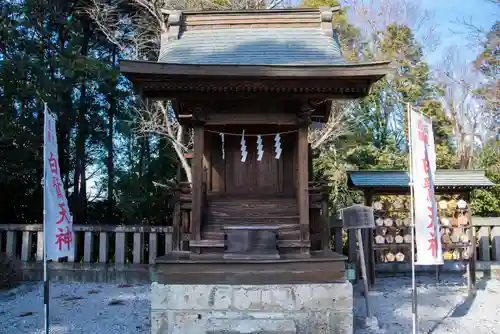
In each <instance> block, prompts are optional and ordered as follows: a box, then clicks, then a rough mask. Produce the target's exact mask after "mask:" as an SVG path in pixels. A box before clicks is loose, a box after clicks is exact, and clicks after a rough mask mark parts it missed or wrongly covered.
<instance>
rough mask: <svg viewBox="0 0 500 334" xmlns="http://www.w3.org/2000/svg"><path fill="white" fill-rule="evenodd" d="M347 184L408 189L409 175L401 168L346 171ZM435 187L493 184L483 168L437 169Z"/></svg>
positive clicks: (473, 186)
mask: <svg viewBox="0 0 500 334" xmlns="http://www.w3.org/2000/svg"><path fill="white" fill-rule="evenodd" d="M347 175H348V184H349V186H350V187H352V188H357V189H370V188H371V189H384V188H392V189H397V188H399V189H408V183H409V182H410V175H409V173H408V172H407V171H402V170H357V171H348V172H347ZM434 185H435V186H436V188H466V189H472V188H483V187H491V186H495V183H493V182H491V181H490V179H488V178H487V177H486V174H485V171H484V170H465V169H438V170H436V179H435V181H434Z"/></svg>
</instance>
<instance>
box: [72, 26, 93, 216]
mask: <svg viewBox="0 0 500 334" xmlns="http://www.w3.org/2000/svg"><path fill="white" fill-rule="evenodd" d="M89 39H90V22H89V21H87V22H85V28H84V33H83V42H82V48H81V55H82V56H83V57H86V56H87V55H88V48H89ZM85 80H86V76H85V75H84V77H83V78H82V84H81V86H80V107H79V110H78V134H77V139H76V153H75V155H76V156H75V158H76V166H75V177H74V182H75V186H74V189H75V192H74V198H75V209H76V210H75V216H76V223H77V224H83V223H85V222H86V221H85V211H86V205H85V203H86V198H87V194H86V186H85V182H86V180H85V172H84V169H85V141H86V137H87V134H86V132H87V124H86V119H85V115H86V113H87V87H86V82H85Z"/></svg>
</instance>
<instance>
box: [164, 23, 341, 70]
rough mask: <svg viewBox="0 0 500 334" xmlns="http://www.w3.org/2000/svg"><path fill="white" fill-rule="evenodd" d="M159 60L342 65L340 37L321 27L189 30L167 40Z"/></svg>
mask: <svg viewBox="0 0 500 334" xmlns="http://www.w3.org/2000/svg"><path fill="white" fill-rule="evenodd" d="M158 62H160V63H168V64H193V65H194V64H196V65H210V64H218V65H223V64H224V65H341V64H345V60H344V58H343V57H342V52H341V50H340V46H339V43H338V41H337V38H335V37H330V36H327V35H325V33H324V32H323V31H322V30H321V29H319V27H318V28H260V29H255V28H247V29H220V30H216V29H212V30H193V31H186V32H185V33H184V34H182V36H181V37H180V38H179V39H178V40H175V41H172V42H169V43H166V45H163V48H162V49H161V51H160V56H159V60H158Z"/></svg>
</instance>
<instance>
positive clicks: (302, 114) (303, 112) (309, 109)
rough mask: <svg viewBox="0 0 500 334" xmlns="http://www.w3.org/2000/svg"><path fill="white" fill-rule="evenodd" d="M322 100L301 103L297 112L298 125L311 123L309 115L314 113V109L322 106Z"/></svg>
mask: <svg viewBox="0 0 500 334" xmlns="http://www.w3.org/2000/svg"><path fill="white" fill-rule="evenodd" d="M324 102H325V101H324V100H308V101H307V102H305V103H303V104H302V106H301V107H300V109H299V111H298V112H297V119H298V121H299V124H302V125H309V124H311V123H312V119H311V115H312V114H313V113H314V112H315V111H316V108H317V107H318V106H320V105H321V104H323V103H324Z"/></svg>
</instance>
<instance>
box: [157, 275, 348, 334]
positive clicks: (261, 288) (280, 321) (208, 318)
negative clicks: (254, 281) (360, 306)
mask: <svg viewBox="0 0 500 334" xmlns="http://www.w3.org/2000/svg"><path fill="white" fill-rule="evenodd" d="M151 322H152V324H151V325H152V326H151V333H152V334H174V333H175V334H208V333H210V334H216V333H217V334H219V333H220V334H223V333H224V334H239V333H246V334H250V333H252V334H257V333H259V334H278V333H279V334H292V333H293V334H333V333H335V334H352V333H353V288H352V285H351V284H350V283H349V282H339V283H314V284H277V285H275V284H273V285H225V284H213V285H208V284H207V285H204V284H192V285H191V284H159V283H153V284H152V285H151Z"/></svg>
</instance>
